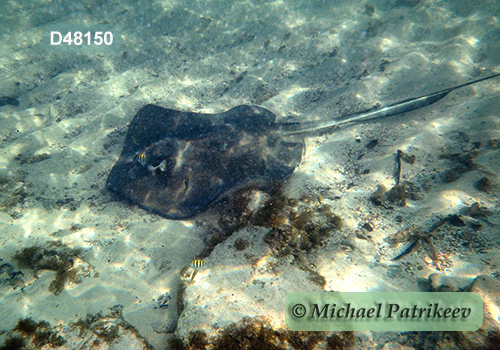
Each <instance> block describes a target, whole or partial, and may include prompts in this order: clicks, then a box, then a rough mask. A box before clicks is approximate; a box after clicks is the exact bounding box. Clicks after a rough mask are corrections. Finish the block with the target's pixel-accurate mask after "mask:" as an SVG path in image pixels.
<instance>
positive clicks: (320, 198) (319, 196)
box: [316, 194, 323, 205]
mask: <svg viewBox="0 0 500 350" xmlns="http://www.w3.org/2000/svg"><path fill="white" fill-rule="evenodd" d="M316 199H317V200H318V203H319V205H322V204H323V203H321V202H322V200H323V197H321V195H320V194H318V195H317V196H316Z"/></svg>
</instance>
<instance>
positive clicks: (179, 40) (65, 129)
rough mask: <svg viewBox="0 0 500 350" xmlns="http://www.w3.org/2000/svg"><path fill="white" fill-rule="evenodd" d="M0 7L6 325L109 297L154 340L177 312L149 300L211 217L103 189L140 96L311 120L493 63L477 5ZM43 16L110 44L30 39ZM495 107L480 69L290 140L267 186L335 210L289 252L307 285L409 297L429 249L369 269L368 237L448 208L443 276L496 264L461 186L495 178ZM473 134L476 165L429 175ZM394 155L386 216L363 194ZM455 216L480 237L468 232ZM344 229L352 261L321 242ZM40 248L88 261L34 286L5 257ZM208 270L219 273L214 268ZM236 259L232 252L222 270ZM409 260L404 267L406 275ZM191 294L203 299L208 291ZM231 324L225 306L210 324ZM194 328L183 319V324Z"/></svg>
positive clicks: (174, 280)
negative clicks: (302, 248) (66, 49)
mask: <svg viewBox="0 0 500 350" xmlns="http://www.w3.org/2000/svg"><path fill="white" fill-rule="evenodd" d="M0 6H1V9H2V11H0V13H1V15H0V16H1V17H0V40H1V45H2V53H1V62H0V68H1V72H0V74H1V82H2V83H1V84H0V96H8V97H14V98H16V99H17V100H18V101H19V105H18V106H11V105H6V106H3V107H0V113H1V125H2V133H1V136H0V142H1V147H2V148H1V152H0V167H1V178H2V188H3V190H2V194H1V198H0V201H1V206H2V213H1V221H2V236H1V238H0V239H1V246H0V258H1V259H3V261H2V263H9V264H11V265H12V267H13V271H10V272H8V273H7V275H8V277H6V279H5V280H2V281H3V282H2V284H1V285H0V287H1V288H2V289H1V293H2V295H3V303H4V305H5V307H3V308H2V319H3V321H2V322H3V325H2V329H5V330H8V329H12V328H13V327H14V326H15V325H16V323H17V321H18V319H19V318H21V317H32V318H33V319H35V320H37V321H39V320H47V321H48V322H50V323H51V324H53V325H56V324H57V323H58V322H59V321H62V322H63V323H65V324H69V323H71V322H75V321H76V320H78V318H80V317H82V316H83V315H86V314H87V313H90V314H96V313H98V312H102V313H103V314H107V310H109V308H111V307H113V306H116V305H122V306H123V317H124V319H125V320H126V321H127V322H129V323H130V324H132V325H133V326H134V327H136V328H137V329H138V331H139V333H140V334H141V335H142V336H144V337H145V338H146V339H147V340H148V341H149V342H150V343H151V344H153V345H154V346H155V348H158V349H161V348H164V344H165V342H166V339H167V338H168V337H170V335H169V333H168V332H171V331H173V330H174V329H175V326H176V324H177V317H178V315H177V314H178V312H177V309H176V303H174V302H172V303H170V306H169V307H168V308H157V309H155V307H156V306H158V302H159V300H160V299H161V300H165V298H166V297H165V295H166V294H167V293H168V294H169V295H170V296H171V297H172V298H173V299H172V300H176V296H177V294H178V292H177V290H178V286H179V274H180V273H181V270H182V269H183V268H184V267H185V266H187V265H188V264H189V263H190V262H191V260H193V259H194V258H196V257H197V256H198V255H199V254H200V252H201V251H202V250H203V249H204V246H205V244H206V242H207V241H208V240H209V238H210V237H211V236H212V235H213V231H214V230H213V226H217V224H218V223H217V221H210V220H208V219H206V218H205V217H203V218H201V219H200V218H198V219H196V218H195V219H193V220H190V221H186V222H177V221H168V220H164V219H162V218H159V217H157V216H155V215H153V214H150V213H147V212H145V211H142V210H140V209H139V208H136V207H133V206H130V205H128V204H127V203H124V202H120V201H117V200H116V198H114V197H112V196H111V195H110V193H109V192H108V191H107V190H106V189H105V186H104V185H105V180H106V177H107V174H108V173H109V171H110V169H111V167H112V165H113V164H114V162H115V161H116V159H117V157H118V156H119V154H120V152H121V147H122V144H123V140H124V136H125V132H126V130H127V124H128V123H129V122H130V120H131V119H132V118H133V116H134V114H135V112H136V111H137V110H138V109H139V108H140V107H142V106H143V105H145V104H147V103H156V104H159V105H161V106H163V107H168V108H176V109H181V110H189V111H205V112H219V111H222V110H226V109H229V108H231V107H234V106H236V105H240V104H256V105H260V106H263V107H265V108H267V109H269V110H272V111H273V112H275V113H276V114H277V115H278V116H279V117H280V118H281V120H293V121H297V120H312V119H322V118H331V117H336V116H339V115H344V114H346V113H352V112H353V111H358V110H363V109H366V108H370V107H372V106H374V105H376V104H388V103H392V102H394V101H398V100H400V99H405V98H407V97H409V96H419V95H422V94H425V93H430V92H433V91H437V90H440V89H443V88H446V87H449V86H453V85H456V84H460V83H462V82H465V81H468V80H470V79H472V78H475V77H479V76H483V75H488V74H489V73H490V72H498V68H497V67H498V57H500V55H499V54H498V52H497V51H498V45H495V43H496V42H497V41H498V35H499V29H498V23H497V22H498V21H497V17H498V12H499V9H498V4H496V3H495V2H481V3H475V2H474V3H468V4H466V5H465V4H463V2H459V1H449V2H431V1H390V2H370V3H367V4H354V3H351V2H347V1H346V2H336V3H335V6H333V5H332V4H330V3H329V2H315V3H311V2H310V1H307V2H233V3H228V2H216V1H214V2H205V1H204V2H182V3H176V2H151V3H146V2H144V3H140V4H137V3H123V2H116V3H114V2H105V3H101V2H91V1H88V2H81V3H80V4H73V3H72V2H65V1H52V2H43V1H42V2H28V1H26V2H19V1H9V2H3V3H2V4H1V5H0ZM55 23H64V24H68V23H69V24H71V23H91V24H92V23H96V24H97V23H106V24H111V25H114V26H115V27H116V28H117V31H118V33H117V35H119V36H120V37H121V39H122V40H121V44H120V47H118V48H117V49H116V52H115V53H111V54H96V55H81V54H48V53H47V52H46V51H45V50H43V48H42V46H41V44H40V41H41V38H42V36H41V32H42V31H43V30H44V29H46V28H48V27H50V25H51V24H55ZM498 104H499V100H498V82H496V81H489V82H486V83H484V84H479V85H477V86H473V87H471V88H467V89H466V90H463V91H457V92H456V93H455V94H453V95H452V96H450V97H449V98H447V99H446V100H444V101H442V102H440V103H439V104H438V105H435V106H432V107H431V109H426V110H421V111H417V112H415V113H413V114H411V115H408V116H404V117H402V118H394V119H391V120H387V121H383V122H380V123H372V124H367V125H359V126H356V127H352V128H346V129H343V130H340V131H339V132H336V133H334V134H332V135H329V136H325V137H320V138H308V139H306V155H305V157H304V159H303V162H302V163H301V165H300V166H299V167H298V169H297V170H296V171H295V174H294V176H292V178H291V179H290V180H289V181H288V183H287V184H286V186H285V187H286V195H287V196H288V197H291V198H298V199H301V198H302V199H301V202H300V206H306V207H307V206H308V205H309V206H310V207H311V208H315V206H316V205H318V204H317V200H316V198H317V196H318V194H319V195H321V197H322V200H321V202H322V204H328V205H331V206H332V208H333V211H334V212H335V213H336V214H338V215H339V216H341V217H342V219H343V222H344V228H343V229H342V230H341V231H339V232H337V233H335V234H334V235H332V236H331V237H329V238H328V242H329V244H327V246H328V247H332V248H331V250H328V249H327V248H324V249H316V250H314V251H313V252H312V253H308V254H304V259H305V260H306V261H308V262H309V261H311V262H312V261H313V260H314V261H315V263H314V265H315V266H316V268H315V269H314V270H315V271H316V272H317V273H318V274H319V275H321V276H323V277H324V278H325V280H326V284H325V286H324V289H325V290H342V289H356V290H363V288H366V287H368V288H370V289H372V290H380V289H381V288H386V287H387V288H389V289H390V290H402V291H415V290H418V288H419V286H418V280H419V278H423V279H426V278H427V277H428V276H429V275H430V274H431V273H433V272H438V271H437V270H436V269H435V266H434V267H433V266H432V261H431V262H429V263H427V262H426V260H425V259H424V255H426V254H427V255H428V254H429V253H428V252H427V253H426V251H425V250H421V251H419V253H413V254H410V255H409V256H408V257H407V258H406V260H403V261H402V263H395V264H394V265H392V264H391V265H390V266H388V267H380V268H373V266H374V264H375V262H376V261H377V259H378V258H377V257H378V256H379V254H380V251H382V253H383V252H384V249H387V240H386V238H387V237H391V236H392V235H395V234H396V233H397V232H399V231H402V230H406V229H414V230H416V231H418V230H422V231H424V232H428V231H430V228H431V227H432V224H433V223H435V222H436V221H437V220H438V218H439V217H445V216H446V215H449V214H457V213H459V214H460V215H464V216H465V219H464V220H465V223H466V226H465V229H464V228H460V227H458V228H457V227H453V228H450V229H446V230H445V233H443V236H440V239H439V240H437V241H436V242H435V245H436V246H437V249H439V250H440V253H443V254H448V253H450V254H455V255H453V257H452V259H451V260H452V261H453V265H452V266H451V267H449V268H448V270H445V272H443V273H446V274H449V275H451V276H456V277H467V278H470V279H471V280H472V279H473V278H474V277H475V276H477V275H480V274H490V275H493V276H496V274H497V270H496V267H495V266H496V265H495V264H494V262H495V261H497V260H498V254H497V253H496V249H497V247H498V241H497V239H498V238H497V237H498V228H497V226H496V224H497V223H498V211H497V206H498V201H497V190H496V189H495V188H494V187H493V189H492V190H491V191H489V193H488V192H484V191H480V190H478V189H477V186H476V185H475V183H476V182H477V181H478V180H480V179H481V178H483V177H488V178H489V179H490V180H491V181H493V183H495V182H496V181H497V179H496V178H495V177H494V176H493V175H491V174H489V173H488V171H489V172H490V173H498V171H499V169H498V155H497V152H498V151H497V146H495V143H494V141H491V140H495V139H498V137H499V128H498V113H497V110H498ZM374 140H377V142H376V143H375V145H374V146H373V147H371V145H373V144H374ZM475 142H481V147H479V149H478V155H476V156H475V157H474V159H473V161H474V163H475V164H478V165H479V166H478V167H477V168H473V169H470V170H469V171H464V172H463V173H460V171H459V173H460V174H459V175H460V176H458V178H457V179H455V181H452V182H447V181H446V179H452V178H453V177H454V176H456V174H454V173H447V171H448V170H450V169H451V170H453V169H455V170H456V168H457V167H459V166H460V162H458V163H457V161H456V159H455V161H453V159H452V160H450V159H449V158H442V157H441V156H442V154H462V155H463V154H466V153H467V152H468V151H470V150H471V149H472V148H473V147H474V145H473V144H474V143H475ZM397 149H402V150H404V151H406V152H407V153H409V154H413V155H415V156H416V159H417V160H416V162H415V163H414V164H413V165H408V164H406V163H405V164H404V165H403V178H404V179H405V180H407V181H410V182H412V183H414V184H416V186H417V187H419V189H420V192H421V194H422V197H423V199H418V200H415V199H410V200H408V205H407V206H406V207H403V208H400V207H397V206H395V209H393V210H387V209H386V208H383V207H382V208H381V207H377V206H374V205H373V203H371V202H370V201H369V198H370V195H371V194H372V193H373V192H374V191H375V190H376V187H377V185H378V184H380V183H382V184H384V185H385V186H386V188H387V189H389V188H391V187H393V186H394V171H395V168H394V167H395V160H394V157H395V153H396V150H397ZM367 169H368V170H369V172H368V173H364V172H365V171H366V170H367ZM455 173H456V172H455ZM339 197H340V199H338V198H339ZM304 198H306V199H307V198H312V199H313V200H312V201H308V200H306V199H304ZM475 202H478V203H480V204H481V206H483V207H485V208H487V210H489V211H491V212H492V214H491V215H488V217H487V218H486V220H488V222H490V223H491V225H490V224H488V223H487V222H485V221H484V220H485V219H481V218H480V219H477V218H474V217H472V219H468V218H469V217H470V215H469V216H467V215H466V214H467V212H464V210H466V209H467V208H470V207H471V205H472V204H473V203H475ZM300 206H299V207H300ZM469 214H470V213H469ZM398 217H401V218H402V222H401V218H398ZM468 220H469V221H468ZM471 220H472V221H471ZM474 220H476V221H477V222H478V223H479V224H480V225H481V228H480V229H473V226H471V222H473V221H474ZM481 220H482V221H481ZM476 221H474V222H476ZM366 222H369V223H370V225H371V226H373V227H374V231H373V232H371V233H369V235H370V236H371V240H368V243H366V242H365V241H367V240H363V239H359V237H358V238H352V237H354V236H356V235H358V233H357V232H358V231H359V230H360V227H362V226H363V225H364V223H366ZM249 230H250V231H252V228H251V227H250V228H249ZM252 232H253V231H252ZM256 232H261V231H260V230H257V231H256ZM362 232H364V231H362ZM454 232H456V235H455V236H457V237H459V239H458V240H457V241H455V242H454V241H452V240H451V237H453V235H452V233H454ZM363 234H364V235H366V234H367V233H363ZM263 235H265V232H262V233H261V235H260V236H257V237H262V236H263ZM252 239H253V240H258V239H260V238H252ZM345 239H351V240H353V241H354V244H355V247H356V249H354V251H355V252H354V253H350V252H349V249H347V253H346V252H344V251H342V250H340V249H339V250H336V249H335V248H336V247H342V246H345V244H344V245H342V242H343V241H344V240H345ZM54 240H56V241H60V242H62V244H64V245H65V246H67V247H70V248H82V249H83V251H82V253H81V254H80V259H81V260H82V261H84V262H85V263H86V264H89V265H91V266H92V269H91V271H90V273H89V274H88V276H87V274H83V277H82V279H81V281H80V283H79V284H71V283H67V284H65V287H64V288H63V290H62V291H61V292H60V294H58V295H54V294H53V293H51V292H50V291H49V287H50V283H51V282H52V281H53V279H54V274H55V272H50V271H47V270H46V269H41V270H40V271H39V276H38V278H35V277H34V274H33V271H32V269H30V268H27V267H21V266H19V264H18V261H16V260H14V259H13V255H14V254H15V252H16V251H19V250H20V249H21V248H26V247H32V246H37V245H39V246H44V244H45V242H48V241H54ZM464 242H469V243H470V244H469V245H466V244H464ZM344 243H345V242H344ZM390 248H392V249H398V247H390ZM249 249H251V248H249ZM481 251H486V253H484V252H483V253H480V252H481ZM327 253H328V254H330V255H327ZM220 254H222V253H219V256H220ZM261 254H262V256H260V258H265V257H267V258H268V259H271V258H272V257H273V253H272V252H265V251H262V252H261ZM484 254H486V256H487V257H486V258H484V256H485V255H484ZM419 255H420V256H419ZM327 256H328V257H327ZM332 257H333V258H332ZM382 257H384V255H382ZM209 259H212V260H213V261H218V263H217V264H214V265H211V267H210V265H209V267H210V269H209V270H208V271H206V273H209V271H211V272H210V273H212V276H218V278H219V279H214V280H213V282H214V283H216V284H215V285H217V284H218V285H219V286H222V287H219V288H221V289H225V290H226V291H227V290H230V289H231V290H232V289H236V293H240V291H239V290H238V289H237V288H236V286H235V284H234V283H233V282H232V279H231V278H232V277H231V274H230V273H229V272H228V271H234V270H237V269H238V266H239V265H238V266H234V265H231V258H230V256H228V257H227V258H226V260H224V259H218V257H217V256H211V257H209V258H208V259H207V260H209ZM264 260H265V259H264ZM483 260H486V261H489V262H490V263H489V264H487V263H485V262H484V261H483ZM278 261H281V263H282V264H284V267H283V269H284V270H282V272H279V269H278V272H277V273H275V275H274V276H275V278H280V279H281V281H283V282H287V279H286V273H285V272H283V271H288V269H290V270H292V271H293V270H294V269H296V268H294V267H293V265H292V264H287V263H286V262H287V261H288V260H286V259H278ZM233 262H234V261H233ZM492 262H493V263H492ZM82 264H83V263H82ZM83 265H85V264H83ZM217 266H220V267H224V268H223V269H222V271H225V273H221V274H217V273H216V271H219V270H217ZM245 266H246V267H250V266H251V263H250V262H248V261H247V262H246V263H245V264H244V265H243V266H240V267H239V268H244V267H245ZM418 266H421V267H422V268H423V270H418ZM410 267H412V268H413V269H416V271H414V272H408V271H407V270H408V269H409V268H410ZM340 270H342V271H340ZM16 271H22V272H23V274H24V276H21V277H20V279H21V280H22V283H23V285H24V287H22V285H21V282H18V280H15V281H13V282H12V283H11V274H12V273H13V272H16ZM360 271H365V272H364V273H360ZM18 276H20V275H18ZM85 276H86V277H85ZM200 276H201V277H202V278H203V276H204V275H203V274H201V275H200ZM224 276H226V279H225V280H224ZM260 280H265V279H264V278H263V277H262V276H261V277H260ZM224 281H226V282H224ZM251 282H252V281H251V280H248V279H247V280H242V281H241V283H240V284H242V285H247V284H248V285H250V283H251ZM16 283H17V284H16ZM11 284H13V285H14V287H16V288H15V289H14V288H13V285H11ZM240 284H238V286H239V285H240ZM199 285H203V284H201V282H200V284H199ZM208 285H209V286H212V285H211V284H208ZM195 286H196V284H195ZM227 286H230V287H227ZM268 286H269V283H268ZM388 286H389V287H388ZM202 290H205V292H204V293H207V291H206V290H207V288H202ZM210 290H213V293H215V291H216V287H213V286H212V287H211V288H208V291H209V292H210ZM285 291H286V289H285ZM188 292H189V291H188ZM233 292H234V291H233ZM197 293H202V291H197ZM190 295H191V296H192V294H188V295H187V296H186V298H189V297H190ZM199 295H205V296H208V297H210V296H212V294H210V293H207V294H199ZM237 295H239V294H237ZM243 295H244V294H243ZM278 295H281V294H278ZM167 299H168V298H167ZM188 311H189V310H188ZM278 314H279V313H278ZM250 316H252V315H250ZM276 317H277V318H279V317H278V316H276ZM236 319H237V318H236ZM236 319H233V315H232V314H230V313H228V317H227V320H232V321H234V320H236ZM194 320H195V318H193V319H190V320H189V321H188V322H186V324H192V325H191V327H192V329H198V327H199V325H197V324H196V323H192V322H194ZM190 322H191V323H190ZM221 322H222V321H221ZM185 329H186V327H185ZM386 341H388V340H387V339H384V338H383V337H382V339H381V340H378V341H377V342H378V344H379V345H382V344H384V342H386Z"/></svg>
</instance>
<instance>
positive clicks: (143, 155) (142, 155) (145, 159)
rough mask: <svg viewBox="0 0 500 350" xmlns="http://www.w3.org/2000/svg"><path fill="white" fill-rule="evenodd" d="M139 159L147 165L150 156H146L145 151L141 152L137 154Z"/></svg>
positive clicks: (142, 163)
mask: <svg viewBox="0 0 500 350" xmlns="http://www.w3.org/2000/svg"><path fill="white" fill-rule="evenodd" d="M137 161H138V162H139V163H140V164H141V165H142V166H146V163H147V162H148V157H147V156H146V153H145V152H141V153H139V154H138V155H137Z"/></svg>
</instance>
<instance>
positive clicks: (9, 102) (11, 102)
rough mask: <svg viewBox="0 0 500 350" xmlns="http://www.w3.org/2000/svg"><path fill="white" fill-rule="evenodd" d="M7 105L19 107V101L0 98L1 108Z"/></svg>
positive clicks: (10, 98)
mask: <svg viewBox="0 0 500 350" xmlns="http://www.w3.org/2000/svg"><path fill="white" fill-rule="evenodd" d="M5 105H13V106H19V101H18V100H16V99H15V98H12V97H0V107H1V106H5Z"/></svg>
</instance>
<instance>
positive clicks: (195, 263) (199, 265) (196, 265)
mask: <svg viewBox="0 0 500 350" xmlns="http://www.w3.org/2000/svg"><path fill="white" fill-rule="evenodd" d="M205 265H206V264H205V262H204V261H203V260H193V261H191V264H189V267H190V268H192V269H194V272H193V275H192V276H191V281H192V280H193V279H194V277H195V276H196V275H197V274H198V271H200V269H201V268H202V267H204V266H205Z"/></svg>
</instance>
